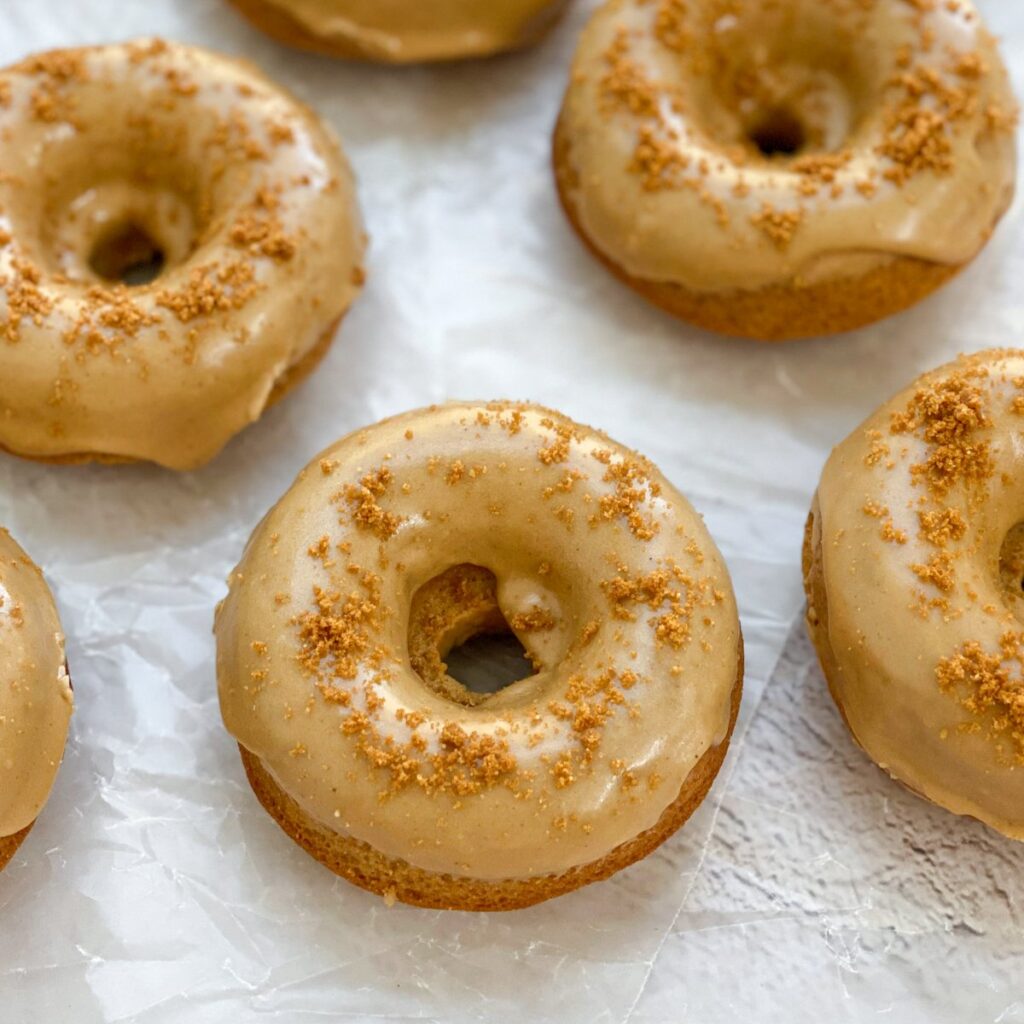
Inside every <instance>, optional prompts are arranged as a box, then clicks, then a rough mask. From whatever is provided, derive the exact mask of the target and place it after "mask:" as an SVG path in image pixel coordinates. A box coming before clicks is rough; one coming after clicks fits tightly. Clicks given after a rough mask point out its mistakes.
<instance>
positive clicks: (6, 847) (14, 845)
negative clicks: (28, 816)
mask: <svg viewBox="0 0 1024 1024" xmlns="http://www.w3.org/2000/svg"><path fill="white" fill-rule="evenodd" d="M34 824H35V822H34V821H33V822H30V823H29V824H28V825H26V826H25V827H24V828H23V829H22V830H21V831H20V832H15V833H14V835H13V836H0V871H3V869H4V868H5V867H7V865H8V863H9V862H10V860H11V858H12V857H13V856H14V855H15V854H16V853H17V852H18V847H19V846H21V844H22V843H23V842H25V838H26V837H27V836H28V834H29V832H31V831H32V826H33V825H34Z"/></svg>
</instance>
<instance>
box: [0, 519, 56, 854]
mask: <svg viewBox="0 0 1024 1024" xmlns="http://www.w3.org/2000/svg"><path fill="white" fill-rule="evenodd" d="M72 705H73V700H72V696H71V680H70V679H69V678H68V671H67V662H66V661H65V658H64V635H63V633H62V632H61V626H60V619H58V617H57V609H56V607H55V606H54V603H53V596H52V595H51V594H50V589H49V587H47V585H46V581H45V580H44V579H43V574H42V573H41V572H40V571H39V569H38V568H37V567H36V566H35V565H34V564H33V563H32V561H31V559H29V557H28V555H26V554H25V552H24V551H22V550H21V548H20V547H18V545H17V544H16V543H15V542H14V541H13V540H12V539H11V536H10V534H9V533H8V532H7V531H6V530H4V529H0V870H3V868H4V867H5V866H6V865H7V862H8V861H9V860H10V859H11V857H13V856H14V852H15V851H16V850H17V849H18V847H19V846H20V845H21V843H22V841H23V840H24V839H25V837H26V836H27V835H28V833H29V829H31V828H32V825H33V823H34V822H35V820H36V817H37V816H38V814H39V812H40V811H41V810H42V809H43V804H45V803H46V798H47V797H48V796H49V795H50V789H51V787H52V786H53V780H54V779H55V778H56V775H57V769H58V768H59V767H60V761H61V757H62V755H63V753H64V743H65V740H66V739H67V735H68V724H69V722H70V720H71V709H72Z"/></svg>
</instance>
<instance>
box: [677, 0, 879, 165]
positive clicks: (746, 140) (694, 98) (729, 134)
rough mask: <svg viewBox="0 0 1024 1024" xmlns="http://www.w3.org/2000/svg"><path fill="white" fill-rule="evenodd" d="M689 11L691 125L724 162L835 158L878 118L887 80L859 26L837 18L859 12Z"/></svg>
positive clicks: (805, 4)
mask: <svg viewBox="0 0 1024 1024" xmlns="http://www.w3.org/2000/svg"><path fill="white" fill-rule="evenodd" d="M691 6H692V7H693V8H694V10H693V11H692V12H691V20H692V25H693V32H694V39H693V44H692V45H691V46H688V47H687V48H686V50H685V52H683V53H682V54H681V59H682V61H683V68H684V73H685V76H686V77H685V83H686V88H687V93H688V97H687V98H688V103H687V112H688V117H689V118H690V119H691V120H692V122H693V124H694V125H695V126H696V127H699V128H700V129H702V134H703V135H704V141H705V142H707V143H709V144H710V145H711V146H712V147H713V148H718V149H720V150H722V151H723V152H724V154H725V155H726V156H727V157H733V156H735V155H736V154H737V152H739V153H740V154H741V157H740V158H739V162H741V163H744V162H746V161H747V160H754V161H756V160H758V159H760V160H767V161H773V162H774V161H780V162H781V161H784V160H786V159H789V158H793V157H809V156H812V155H815V154H821V155H824V154H828V153H837V152H840V151H842V150H843V149H844V148H846V147H847V146H848V145H849V144H850V143H851V141H852V140H853V139H854V138H855V137H856V135H857V133H858V131H859V130H860V127H861V125H863V124H866V123H867V122H868V120H869V119H870V116H871V115H872V113H873V112H874V111H875V110H876V109H877V103H878V99H879V96H880V95H881V90H882V89H884V87H885V80H886V77H887V75H888V72H887V71H886V70H885V68H884V60H883V59H882V58H881V57H880V56H879V55H878V54H875V53H874V52H873V51H874V49H875V48H874V47H872V46H871V45H865V44H864V41H863V39H862V38H861V33H862V31H863V28H862V25H861V22H860V21H859V20H858V18H856V17H854V16H852V15H851V16H843V15H841V14H839V13H838V12H837V10H836V8H837V6H838V7H842V6H849V7H854V6H856V5H854V4H853V3H850V4H849V5H842V4H840V5H837V4H831V3H822V2H821V0H786V2H785V3H777V2H771V3H768V2H765V0H757V2H751V3H738V4H735V5H732V4H729V5H726V4H703V5H702V4H695V5H691ZM723 7H729V8H730V10H729V11H728V12H727V13H723V12H722V8H723ZM702 8H703V11H702V10H701V9H702ZM865 19H866V16H865Z"/></svg>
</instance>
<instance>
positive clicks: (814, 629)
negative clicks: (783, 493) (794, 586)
mask: <svg viewBox="0 0 1024 1024" xmlns="http://www.w3.org/2000/svg"><path fill="white" fill-rule="evenodd" d="M817 515H818V496H817V495H815V496H814V503H813V504H812V506H811V511H810V514H809V515H808V517H807V525H806V526H805V527H804V543H803V557H802V563H803V576H804V592H805V594H806V595H807V631H808V633H809V634H810V637H811V642H812V643H813V644H814V649H815V650H816V651H817V653H818V661H819V662H820V663H821V671H822V673H823V674H824V676H825V682H827V683H828V690H829V693H830V694H832V700H833V701H834V702H835V705H836V707H837V708H838V709H839V715H840V717H841V718H842V720H843V724H844V725H845V726H846V729H847V731H848V732H849V734H850V736H851V737H852V738H853V741H854V743H856V744H857V746H858V747H860V749H861V750H862V751H863V752H864V755H865V756H866V757H867V758H868V759H869V760H870V761H871V762H872V763H873V764H875V766H876V767H877V768H878V769H879V771H882V772H885V774H886V775H887V776H888V777H889V778H890V779H892V780H893V781H894V782H898V783H899V784H900V785H901V786H902V787H903V788H904V789H906V790H909V791H910V792H911V793H913V794H914V796H917V797H920V798H921V799H922V800H927V801H928V803H930V804H933V805H934V806H936V807H942V804H940V803H937V802H936V801H935V800H932V798H931V797H930V796H928V795H927V794H926V793H922V792H921V790H919V789H917V788H916V787H915V786H911V785H910V784H909V783H908V782H906V781H905V780H903V779H901V778H900V777H899V776H898V775H893V773H892V772H890V771H887V770H886V769H884V768H882V767H881V766H880V765H879V764H878V763H877V762H876V761H875V759H874V758H873V757H872V756H871V752H870V751H869V750H868V749H867V748H866V747H865V746H864V744H863V743H861V741H860V740H859V739H858V737H857V734H856V733H855V732H854V731H853V727H852V726H851V725H850V720H849V718H848V717H847V715H846V709H845V708H844V707H843V702H842V700H841V699H840V697H839V691H838V690H837V689H836V687H835V685H834V683H833V680H834V679H836V678H838V677H839V675H840V669H839V665H838V663H837V661H836V658H835V653H834V652H833V650H832V644H831V642H830V641H829V638H828V598H827V596H826V592H825V568H824V564H823V563H822V558H821V538H820V537H819V538H817V540H815V537H814V524H815V518H816V516H817ZM942 809H943V810H944V811H949V813H950V814H957V812H956V811H950V810H949V808H948V807H942ZM957 816H958V817H964V818H974V815H972V814H957ZM974 820H977V821H980V820H981V819H980V818H974ZM983 824H987V823H986V822H983ZM989 827H990V828H991V827H992V826H989Z"/></svg>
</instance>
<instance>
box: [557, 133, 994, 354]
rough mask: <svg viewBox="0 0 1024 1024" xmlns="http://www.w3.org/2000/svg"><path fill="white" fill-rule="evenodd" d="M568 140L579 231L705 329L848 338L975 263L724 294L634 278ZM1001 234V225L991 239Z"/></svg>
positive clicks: (660, 302)
mask: <svg viewBox="0 0 1024 1024" xmlns="http://www.w3.org/2000/svg"><path fill="white" fill-rule="evenodd" d="M566 135H567V133H566V131H565V127H564V118H563V117H562V116H561V115H559V119H558V122H557V124H556V126H555V131H554V138H553V146H552V162H553V165H554V172H555V181H556V184H557V186H558V197H559V200H560V202H561V205H562V209H563V210H564V212H565V215H566V217H567V218H568V220H569V223H570V224H571V225H572V228H573V230H574V231H575V233H576V234H577V235H578V236H579V238H580V240H581V241H582V242H583V244H584V245H585V246H586V248H587V249H589V250H590V252H591V254H592V255H593V256H595V257H596V258H597V260H598V261H599V262H600V263H602V264H603V265H604V266H605V267H606V268H607V269H608V270H610V271H611V272H612V274H613V275H614V276H615V277H617V278H618V279H619V280H620V281H621V282H622V283H624V284H626V285H628V286H629V287H630V288H632V289H633V291H635V292H637V293H638V294H639V295H641V296H642V297H643V298H645V299H646V300H647V301H648V302H650V303H652V304H653V305H655V306H657V307H659V308H660V309H662V310H663V311H664V312H666V313H670V314H671V315H672V316H675V317H677V318H679V319H680V320H685V321H686V322H688V323H691V324H693V325H695V326H696V327H700V328H702V329H703V330H706V331H713V332H715V333H717V334H724V335H728V336H730V337H735V338H748V339H750V340H752V341H761V342H766V343H774V342H784V341H799V340H802V339H807V338H819V337H825V336H829V335H833V334H841V333H843V332H845V331H852V330H856V329H857V328H859V327H867V326H868V325H869V324H873V323H877V322H878V321H879V320H884V319H886V318H887V317H890V316H894V315H895V314H896V313H901V312H903V311H904V310H906V309H909V308H910V307H911V306H915V305H917V304H918V303H919V302H921V301H922V300H924V299H925V298H927V297H928V296H929V295H931V294H932V293H933V292H935V291H937V290H938V289H939V288H941V287H942V286H943V285H945V284H946V283H948V282H949V281H950V280H952V279H953V278H954V277H955V276H956V275H957V274H959V273H960V271H961V270H963V269H964V268H965V267H967V266H969V265H970V262H972V261H968V262H967V263H958V264H952V265H948V266H947V265H943V264H939V263H929V262H927V261H925V260H919V259H916V258H914V257H910V256H895V257H893V259H892V262H890V263H887V264H886V265H885V266H882V267H877V268H875V269H874V270H871V271H869V272H868V273H866V274H862V275H860V276H855V277H845V278H839V279H836V280H832V281H824V282H821V283H819V284H815V285H810V286H808V287H798V286H796V285H771V286H769V287H766V288H760V289H757V290H755V291H730V292H720V293H719V292H703V293H702V292H695V291H691V290H690V289H688V288H685V287H684V286H683V285H679V284H672V283H670V282H660V281H650V280H646V279H644V278H639V277H634V276H633V275H631V274H630V273H629V272H628V271H626V270H625V269H624V268H623V267H621V266H620V265H619V264H617V263H616V262H615V261H614V260H613V259H612V258H611V257H610V256H608V255H607V254H605V253H604V252H602V251H601V250H600V249H599V248H598V247H597V245H596V244H595V243H594V242H593V240H592V239H591V238H590V237H589V235H587V233H586V231H585V230H584V229H583V226H582V224H581V223H580V219H579V216H578V214H577V211H576V205H575V202H574V201H573V198H572V192H573V190H574V189H575V188H576V187H577V185H578V181H579V175H578V174H577V172H576V170H575V169H574V167H573V166H572V163H571V151H572V147H571V144H570V142H569V140H568V138H567V137H566ZM994 230H995V225H993V226H992V228H991V229H990V232H989V236H990V235H991V232H992V231H994ZM989 236H987V237H986V244H987V241H988V237H989ZM982 248H984V246H982ZM979 252H980V250H979Z"/></svg>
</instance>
